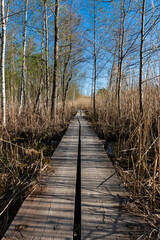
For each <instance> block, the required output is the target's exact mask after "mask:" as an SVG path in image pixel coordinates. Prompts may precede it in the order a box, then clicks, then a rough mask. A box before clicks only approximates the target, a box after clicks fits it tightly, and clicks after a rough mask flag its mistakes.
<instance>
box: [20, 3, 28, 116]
mask: <svg viewBox="0 0 160 240" xmlns="http://www.w3.org/2000/svg"><path fill="white" fill-rule="evenodd" d="M28 2H29V0H26V1H25V11H24V23H23V62H22V80H21V93H20V94H21V96H20V105H19V115H20V114H21V112H22V107H23V105H24V107H25V104H26V98H25V83H26V33H27V11H28Z"/></svg>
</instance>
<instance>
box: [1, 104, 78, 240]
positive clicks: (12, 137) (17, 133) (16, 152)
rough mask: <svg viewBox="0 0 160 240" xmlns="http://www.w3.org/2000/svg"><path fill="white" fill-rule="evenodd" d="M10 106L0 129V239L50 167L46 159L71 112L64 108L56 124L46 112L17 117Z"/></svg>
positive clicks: (48, 157) (57, 141)
mask: <svg viewBox="0 0 160 240" xmlns="http://www.w3.org/2000/svg"><path fill="white" fill-rule="evenodd" d="M17 109H18V108H17V106H15V105H14V104H12V105H11V107H10V108H8V109H7V126H6V127H3V126H0V239H1V237H2V236H3V234H4V232H5V231H6V229H7V227H8V226H9V224H10V222H11V221H12V219H13V217H14V216H15V214H16V212H17V210H18V209H19V207H20V205H21V204H22V202H23V200H24V199H25V197H26V196H27V195H28V193H29V192H30V191H31V190H32V189H33V188H34V186H35V183H36V182H37V181H38V179H39V177H40V175H41V173H42V171H43V170H45V169H46V168H47V167H48V166H50V169H51V170H52V171H54V168H53V167H51V164H50V157H51V155H52V154H53V151H54V150H55V148H56V146H57V145H58V143H59V142H60V140H61V138H62V136H63V134H64V132H65V130H66V129H67V127H68V124H69V120H70V119H71V117H72V116H73V115H74V114H75V109H73V108H72V109H71V108H68V109H67V111H66V114H65V118H64V117H63V120H62V110H61V108H59V112H58V114H57V121H56V123H55V122H53V121H51V120H50V112H49V111H47V110H46V109H43V110H41V111H37V112H34V111H33V108H32V107H28V108H26V109H25V111H24V112H23V113H22V114H21V115H20V116H18V114H17Z"/></svg>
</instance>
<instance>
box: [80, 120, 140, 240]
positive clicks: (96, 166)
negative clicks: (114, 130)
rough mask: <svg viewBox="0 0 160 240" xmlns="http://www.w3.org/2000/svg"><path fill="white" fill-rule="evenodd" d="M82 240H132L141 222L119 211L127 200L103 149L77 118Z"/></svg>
mask: <svg viewBox="0 0 160 240" xmlns="http://www.w3.org/2000/svg"><path fill="white" fill-rule="evenodd" d="M80 121H81V125H82V139H81V144H82V151H81V167H82V169H81V179H82V182H81V186H82V189H81V193H82V196H81V199H82V206H81V209H82V217H81V218H82V225H81V229H82V230H81V231H82V239H83V240H84V239H85V240H86V239H90V240H91V239H92V240H93V239H109V240H112V239H114V240H115V239H135V238H132V237H133V236H135V235H137V236H138V233H141V232H143V224H144V221H143V222H141V221H142V219H141V218H138V217H135V216H133V215H129V214H128V213H127V212H125V211H124V210H123V209H122V203H124V200H125V198H126V196H127V193H126V191H125V189H124V188H123V187H122V186H121V182H120V180H119V179H118V177H117V175H116V172H115V170H114V168H113V166H112V163H111V161H110V160H109V158H108V157H107V155H106V152H105V150H104V148H103V145H102V143H101V141H100V140H99V138H98V137H97V135H96V134H95V133H94V132H93V130H92V129H91V128H90V127H89V124H88V123H87V122H86V121H85V120H84V119H83V118H82V117H81V118H80Z"/></svg>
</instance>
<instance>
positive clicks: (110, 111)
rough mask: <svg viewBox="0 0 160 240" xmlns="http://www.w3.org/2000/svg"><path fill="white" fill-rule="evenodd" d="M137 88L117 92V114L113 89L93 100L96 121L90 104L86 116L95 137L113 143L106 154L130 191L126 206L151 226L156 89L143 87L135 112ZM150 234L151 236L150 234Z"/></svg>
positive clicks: (155, 193)
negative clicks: (118, 98) (142, 102)
mask: <svg viewBox="0 0 160 240" xmlns="http://www.w3.org/2000/svg"><path fill="white" fill-rule="evenodd" d="M138 99H139V96H138V90H125V91H123V92H122V95H121V102H122V106H121V115H120V116H119V114H118V110H117V98H116V94H115V92H111V91H107V92H106V94H104V95H99V96H97V99H96V120H94V115H93V111H92V107H91V105H88V107H87V108H86V107H85V105H83V107H84V109H85V111H86V117H87V119H88V120H90V121H91V123H92V126H93V128H94V130H95V131H96V133H97V134H98V135H99V137H101V138H103V139H105V140H106V143H108V142H109V143H111V145H113V149H112V153H110V157H111V158H112V160H113V163H114V165H115V167H116V169H117V172H118V173H119V175H120V176H121V178H122V179H123V182H124V185H125V186H126V188H127V189H128V191H129V192H130V194H131V200H132V204H131V202H129V203H128V206H126V207H127V209H129V211H132V212H136V213H137V214H140V215H142V216H143V217H144V218H145V219H146V220H147V222H148V223H149V225H150V226H151V227H152V229H153V232H152V233H153V235H154V234H155V232H156V234H158V233H159V227H160V117H159V116H160V108H159V102H160V92H159V89H158V88H157V89H156V88H154V87H151V88H147V89H144V112H143V116H142V114H141V113H140V112H139V102H138ZM152 233H151V237H152Z"/></svg>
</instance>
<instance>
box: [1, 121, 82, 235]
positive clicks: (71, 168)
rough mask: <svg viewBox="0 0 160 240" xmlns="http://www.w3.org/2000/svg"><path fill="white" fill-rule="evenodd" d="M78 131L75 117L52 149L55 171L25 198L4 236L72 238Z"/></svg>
mask: <svg viewBox="0 0 160 240" xmlns="http://www.w3.org/2000/svg"><path fill="white" fill-rule="evenodd" d="M78 133H79V131H78V121H77V118H74V120H73V121H72V122H71V124H70V126H69V128H68V130H67V132H66V134H65V136H64V137H63V139H62V141H61V143H60V145H59V146H58V148H57V150H56V151H55V152H54V155H53V166H54V167H55V173H54V172H50V173H49V175H48V174H47V173H46V174H45V175H43V178H42V181H41V183H40V186H39V188H38V191H35V192H33V193H32V194H31V195H30V196H29V197H28V198H27V199H26V200H25V201H24V203H23V204H22V206H21V208H20V210H19V212H18V214H17V216H16V217H15V219H14V220H13V222H12V224H11V226H10V227H9V229H8V231H7V232H6V234H5V236H4V237H3V240H6V239H27V240H31V239H34V240H39V239H41V240H49V239H68V240H69V239H72V236H73V224H74V201H75V183H76V166H77V151H78V150H77V149H78Z"/></svg>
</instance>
